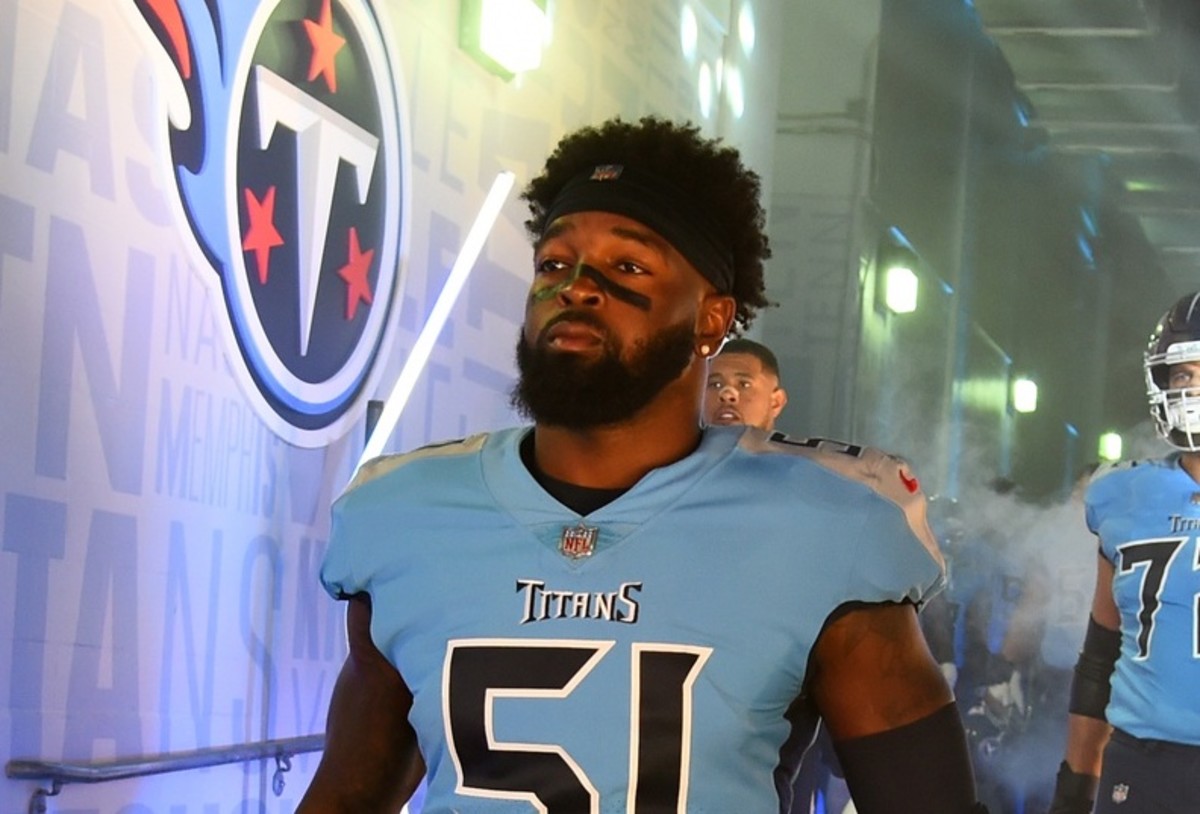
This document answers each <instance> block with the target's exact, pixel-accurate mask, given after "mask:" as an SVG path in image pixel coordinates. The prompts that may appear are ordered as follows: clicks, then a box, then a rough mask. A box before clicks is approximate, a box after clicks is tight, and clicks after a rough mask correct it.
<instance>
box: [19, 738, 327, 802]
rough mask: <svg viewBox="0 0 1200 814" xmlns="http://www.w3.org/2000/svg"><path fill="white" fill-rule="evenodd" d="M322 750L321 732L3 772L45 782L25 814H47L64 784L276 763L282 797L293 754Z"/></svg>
mask: <svg viewBox="0 0 1200 814" xmlns="http://www.w3.org/2000/svg"><path fill="white" fill-rule="evenodd" d="M324 748H325V734H324V733H321V734H319V735H301V736H299V737H295V738H279V739H277V740H269V741H258V742H257V743H243V744H239V745H237V746H214V747H210V748H206V749H195V750H192V751H190V752H172V753H169V754H165V755H154V756H149V757H141V758H129V759H125V760H111V761H100V762H95V763H54V762H50V761H45V760H10V761H8V763H7V764H5V766H4V774H5V775H6V776H8V777H9V778H12V779H13V780H48V781H50V788H48V789H42V788H39V789H37V790H36V791H34V792H33V796H32V797H30V799H29V809H28V811H29V814H46V798H48V797H54V796H55V795H57V794H58V793H59V792H60V791H62V787H63V786H65V785H66V784H68V783H105V782H108V781H110V780H125V779H127V778H130V777H144V776H146V775H152V774H165V773H168V772H183V771H188V770H190V769H203V768H205V767H208V766H223V765H225V764H228V763H246V762H248V761H251V760H263V759H266V758H274V759H275V774H274V776H273V777H272V778H271V789H272V791H274V792H275V796H276V797H278V796H279V795H281V794H283V786H284V778H283V775H284V773H285V772H288V771H291V768H292V756H293V755H301V754H305V753H307V752H320V751H321V750H322V749H324Z"/></svg>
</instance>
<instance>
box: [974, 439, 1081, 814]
mask: <svg viewBox="0 0 1200 814" xmlns="http://www.w3.org/2000/svg"><path fill="white" fill-rule="evenodd" d="M1098 466H1099V465H1098V464H1097V463H1090V464H1087V465H1086V466H1084V467H1083V468H1082V469H1081V470H1080V471H1079V472H1078V473H1077V474H1076V477H1075V481H1074V486H1073V487H1072V489H1071V493H1070V494H1069V495H1068V496H1067V499H1066V500H1064V501H1062V502H1060V503H1057V504H1055V505H1052V506H1049V507H1047V508H1044V509H1040V510H1039V511H1038V512H1037V514H1036V515H1035V517H1034V519H1033V521H1032V524H1031V525H1030V527H1029V530H1028V531H1027V532H1025V533H1023V534H1022V537H1023V538H1024V546H1023V549H1022V554H1023V557H1024V578H1023V579H1022V581H1021V593H1020V596H1019V598H1018V599H1017V604H1016V608H1015V610H1014V611H1013V614H1012V618H1011V620H1010V621H1009V624H1008V628H1007V630H1006V631H1005V634H1004V642H1003V644H1002V646H1001V654H1002V656H1003V658H1004V661H1005V663H1007V664H1009V665H1011V668H1012V673H1011V675H1010V678H1009V680H1008V681H1007V682H1005V683H1004V684H1001V685H998V686H997V687H996V689H995V691H994V692H993V700H994V701H998V700H1001V699H1002V698H1004V697H1006V696H1007V694H1009V693H1011V692H1012V691H1013V688H1017V689H1018V691H1020V692H1021V693H1022V697H1023V699H1024V703H1025V707H1026V710H1025V713H1024V717H1025V718H1026V720H1027V723H1026V725H1025V726H1024V727H1023V728H1022V729H1021V730H1020V731H1019V732H1017V734H1016V738H1015V739H1014V741H1013V742H1012V743H1011V744H1010V746H1011V748H1010V749H1009V750H1008V754H1007V755H1006V760H1005V764H1006V766H1005V770H1006V773H1007V774H1008V776H1009V777H1011V778H1012V781H1013V782H1012V785H1013V787H1014V793H1015V795H1016V797H1017V799H1019V800H1021V801H1022V810H1024V811H1029V812H1034V811H1044V810H1045V808H1046V806H1047V804H1048V803H1049V802H1050V799H1051V796H1052V794H1053V790H1054V771H1053V769H1050V770H1047V769H1046V767H1047V766H1048V765H1053V763H1052V762H1053V761H1054V760H1055V759H1056V756H1058V755H1061V754H1062V753H1063V750H1064V748H1065V746H1066V737H1067V733H1066V717H1067V712H1068V706H1069V699H1070V690H1071V676H1072V675H1073V672H1072V668H1073V667H1074V665H1075V659H1076V657H1077V656H1078V653H1079V642H1080V641H1082V640H1083V637H1084V634H1085V633H1086V631H1087V620H1088V607H1089V605H1090V603H1091V591H1092V588H1093V586H1094V585H1095V583H1096V538H1095V536H1094V535H1092V534H1091V533H1090V532H1089V531H1088V529H1087V525H1086V524H1085V523H1084V519H1083V495H1084V491H1085V490H1086V489H1087V485H1088V482H1089V481H1090V480H1091V477H1092V475H1093V474H1095V472H1096V469H1097V468H1098Z"/></svg>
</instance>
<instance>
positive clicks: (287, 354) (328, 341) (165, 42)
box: [130, 0, 409, 447]
mask: <svg viewBox="0 0 1200 814" xmlns="http://www.w3.org/2000/svg"><path fill="white" fill-rule="evenodd" d="M130 2H132V3H133V4H134V6H136V11H137V12H138V14H139V15H140V19H141V21H142V28H143V29H144V30H148V31H149V32H150V33H152V34H153V36H154V38H155V39H156V43H155V47H156V48H158V49H161V52H162V53H163V54H165V56H166V59H165V60H164V59H161V54H156V56H157V57H159V62H160V63H161V64H162V66H163V67H162V69H160V70H159V71H158V76H159V78H160V80H161V81H160V87H161V88H163V89H164V97H165V100H166V107H167V110H166V114H167V115H166V118H167V119H168V121H166V122H164V125H165V126H166V127H165V129H166V132H167V134H168V136H169V160H170V163H171V168H172V172H173V178H174V181H175V186H176V189H177V192H178V195H177V196H176V200H177V201H178V204H179V206H178V208H177V214H178V215H179V217H180V218H181V219H182V220H183V221H184V222H185V223H186V225H187V228H188V230H189V231H190V233H191V234H192V235H193V236H194V237H195V248H197V249H199V251H200V252H201V253H202V254H203V262H201V263H199V265H201V266H202V268H201V272H202V274H203V275H204V276H205V277H206V282H208V283H209V285H210V286H211V288H212V290H213V291H215V292H219V294H220V296H221V301H222V302H223V303H224V305H225V309H226V312H227V314H228V325H227V328H228V330H227V331H226V334H227V339H228V345H229V347H228V349H227V350H228V352H229V355H230V357H231V359H232V360H233V362H234V363H233V365H232V367H233V368H234V369H235V371H236V373H237V375H238V378H239V379H240V380H241V384H242V386H243V387H242V389H243V390H244V391H245V392H246V394H247V396H248V398H249V400H250V401H251V402H252V403H253V404H254V406H255V408H256V410H257V411H258V413H259V414H260V415H261V416H262V418H263V420H264V421H266V422H267V424H268V425H269V426H270V427H271V428H272V429H273V430H274V431H275V432H276V434H278V435H280V436H281V437H283V438H285V439H287V440H289V441H291V442H292V443H296V444H299V445H302V446H310V447H315V446H322V445H324V444H326V443H328V442H329V441H332V440H334V439H336V438H338V437H340V436H341V435H344V434H345V432H347V431H348V429H349V426H350V425H351V424H352V423H353V422H354V421H355V420H356V419H358V418H359V417H361V415H362V413H363V411H364V410H365V406H366V401H367V398H368V397H369V394H370V391H371V387H372V385H373V383H374V378H375V377H376V375H377V373H378V371H379V369H380V368H381V367H382V364H380V362H381V361H382V358H383V352H384V351H386V350H387V348H388V346H389V344H390V341H391V333H392V330H393V329H394V326H395V324H396V319H395V313H394V310H395V309H396V308H397V307H398V303H399V292H400V284H401V278H402V275H403V267H404V262H403V261H404V258H405V255H406V253H407V234H408V220H409V214H408V176H409V167H408V136H407V132H406V125H405V110H404V106H403V104H402V99H401V91H400V84H399V82H398V77H399V76H400V71H399V66H398V65H397V64H396V62H395V60H394V59H393V57H392V55H391V50H390V49H389V48H388V47H387V46H386V44H385V41H384V31H385V30H386V29H385V28H384V26H382V25H381V24H380V21H379V19H378V17H377V12H376V9H375V8H373V6H372V4H371V3H370V2H369V0H258V1H257V2H256V1H255V0H130ZM163 74H166V76H163ZM223 327H225V326H223ZM239 360H240V364H239V363H238V362H239Z"/></svg>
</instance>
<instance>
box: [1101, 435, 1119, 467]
mask: <svg viewBox="0 0 1200 814" xmlns="http://www.w3.org/2000/svg"><path fill="white" fill-rule="evenodd" d="M1121 448H1122V443H1121V434H1120V433H1117V432H1106V433H1104V434H1103V435H1101V436H1100V445H1099V448H1098V450H1097V454H1098V455H1099V456H1100V460H1102V461H1119V460H1121Z"/></svg>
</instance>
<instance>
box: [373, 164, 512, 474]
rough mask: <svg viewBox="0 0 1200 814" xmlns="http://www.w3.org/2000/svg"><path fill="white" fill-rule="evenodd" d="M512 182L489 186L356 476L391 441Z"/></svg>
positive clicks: (505, 176) (503, 179)
mask: <svg viewBox="0 0 1200 814" xmlns="http://www.w3.org/2000/svg"><path fill="white" fill-rule="evenodd" d="M515 180H516V176H515V175H513V174H512V173H511V172H508V171H505V172H501V173H500V174H499V175H497V176H496V180H495V181H493V182H492V188H491V190H490V191H489V192H488V194H487V198H485V199H484V201H483V207H482V208H481V209H480V210H479V214H478V215H477V216H476V217H475V223H473V224H472V225H471V230H470V231H469V232H467V239H466V240H464V241H463V245H462V249H460V250H459V252H458V257H457V258H456V259H455V261H454V266H453V267H452V268H451V269H450V276H449V277H447V278H446V284H445V285H444V286H443V287H442V293H441V294H438V298H437V302H435V303H434V304H433V310H432V311H430V312H429V319H427V320H426V321H425V326H424V327H423V328H421V333H420V334H419V335H418V336H417V341H416V342H415V343H414V344H413V348H412V352H411V353H409V354H408V358H407V359H405V360H404V366H403V367H402V368H401V369H400V376H399V378H397V379H396V383H395V384H394V385H393V386H392V392H391V394H390V395H389V396H388V398H387V401H386V402H384V405H383V410H382V412H380V414H379V421H377V422H376V424H375V428H374V429H373V430H372V431H371V437H370V438H368V439H367V443H366V446H364V447H363V451H362V455H360V456H359V459H358V466H357V467H355V471H356V472H357V470H358V468H359V467H361V466H362V465H363V464H364V463H365V462H367V461H369V460H370V459H371V458H374V457H376V456H378V455H379V454H380V453H382V452H383V445H384V444H386V443H387V440H388V439H389V438H391V436H392V431H393V430H394V429H395V428H396V422H397V421H399V420H400V413H401V412H402V411H403V410H404V405H405V404H407V403H408V398H409V396H411V395H412V391H413V387H414V386H415V385H416V383H417V378H418V377H419V376H420V375H421V371H422V370H424V369H425V363H426V362H428V361H429V354H430V353H432V352H433V343H434V342H436V341H437V337H438V334H440V333H441V332H442V326H443V325H445V324H446V320H447V319H448V318H449V317H450V309H451V308H453V307H454V301H455V300H457V299H458V295H459V292H461V291H462V288H463V285H464V284H466V282H467V277H468V276H470V274H471V269H472V268H474V266H475V260H476V259H477V258H478V257H479V252H480V251H481V250H482V249H483V243H484V241H485V240H487V236H488V235H489V234H490V233H491V231H492V225H493V224H494V223H495V222H496V217H497V216H498V215H499V214H500V208H501V207H502V206H504V201H505V199H506V198H508V193H509V192H510V191H511V190H512V188H513V183H514V181H515Z"/></svg>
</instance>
